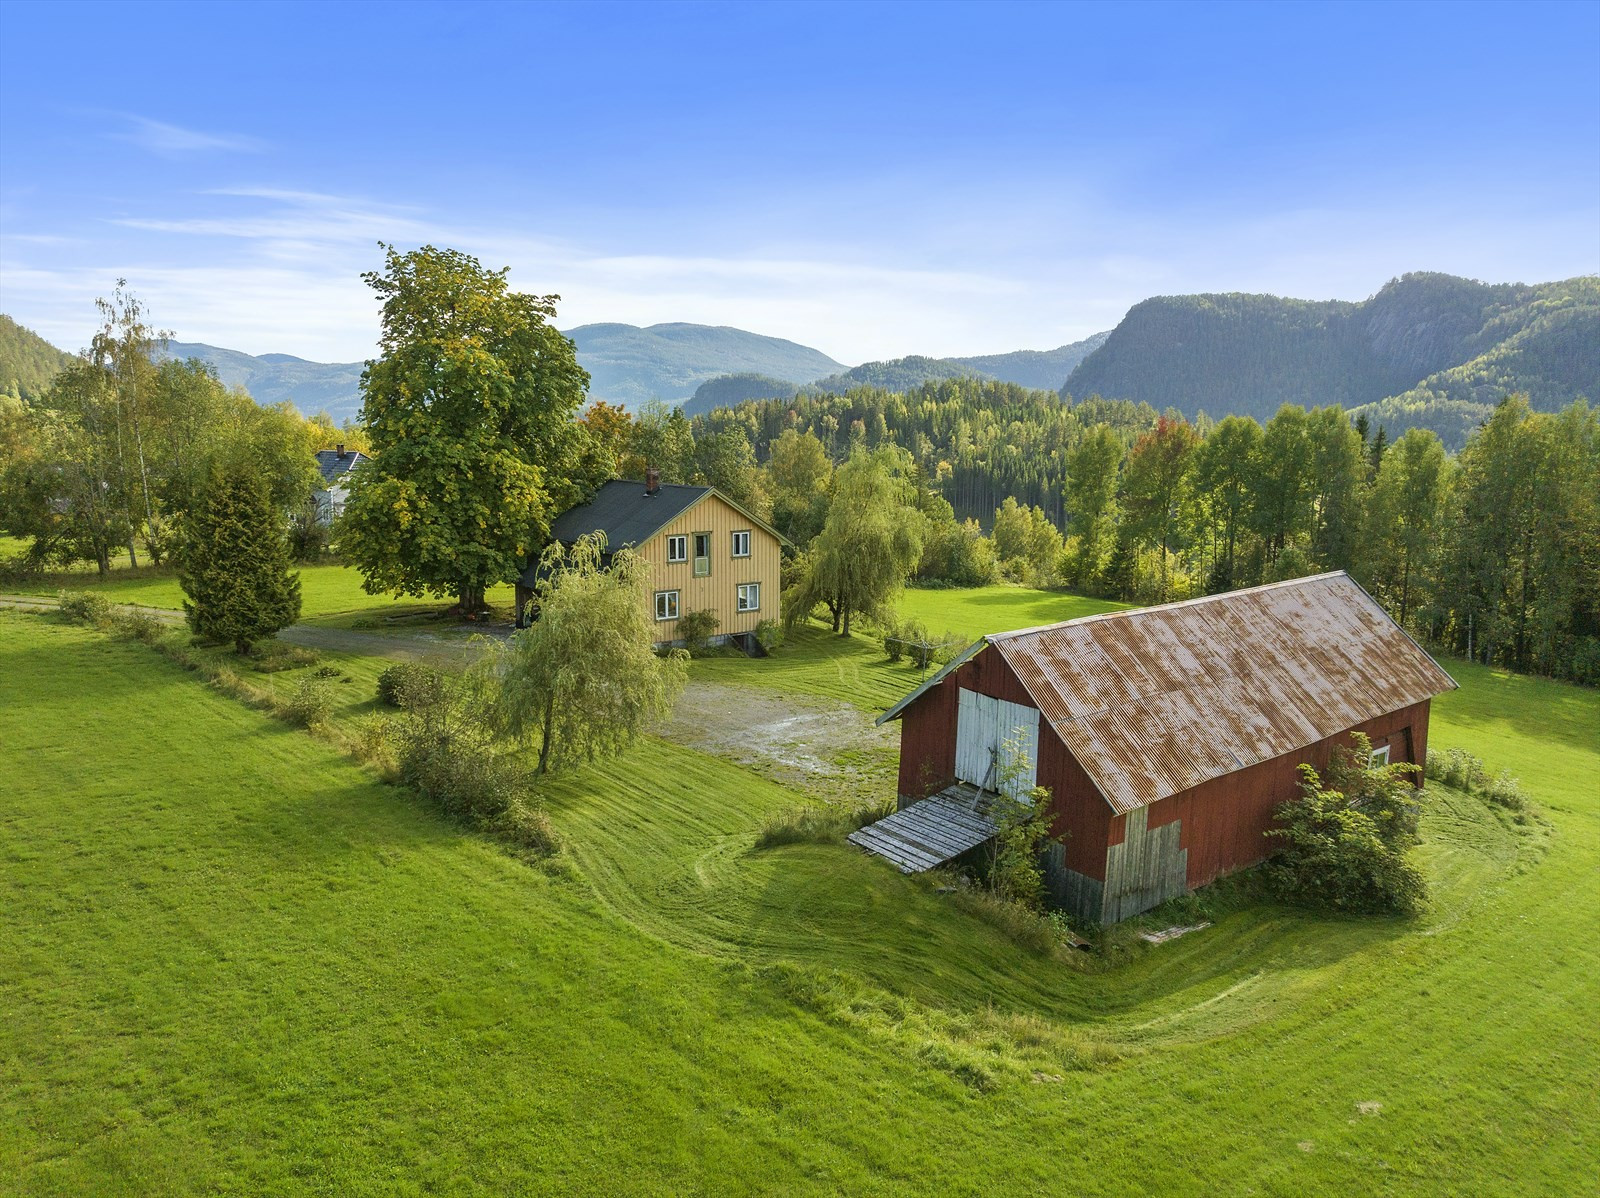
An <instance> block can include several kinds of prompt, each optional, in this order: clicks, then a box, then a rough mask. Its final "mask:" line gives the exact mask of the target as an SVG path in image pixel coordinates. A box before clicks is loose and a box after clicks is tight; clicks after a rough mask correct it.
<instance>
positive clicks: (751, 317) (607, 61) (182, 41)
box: [0, 0, 1600, 363]
mask: <svg viewBox="0 0 1600 1198" xmlns="http://www.w3.org/2000/svg"><path fill="white" fill-rule="evenodd" d="M0 43H3V44H4V45H5V47H6V50H5V63H6V70H5V75H4V80H3V83H0V311H5V312H7V313H9V314H11V315H12V316H14V317H15V318H16V319H18V320H20V321H21V322H22V323H24V324H26V325H29V326H30V327H33V328H35V329H37V330H38V331H40V332H42V333H44V334H45V335H46V336H48V337H50V338H51V339H52V340H54V341H55V342H56V343H57V344H59V345H62V346H63V347H65V348H69V349H75V348H77V347H78V346H80V345H82V344H83V343H84V342H85V341H86V340H87V337H88V335H89V333H90V331H91V326H92V323H93V317H94V309H93V300H94V298H95V296H96V295H100V294H106V293H108V292H109V291H110V289H111V287H112V284H113V282H114V281H115V279H116V278H117V277H118V276H119V275H121V276H126V278H127V279H128V281H129V283H130V285H131V286H132V288H133V289H134V291H135V292H136V293H137V294H139V295H140V296H141V297H142V298H143V299H144V300H145V301H146V303H147V305H148V307H149V309H150V311H151V314H152V316H153V318H154V319H155V320H156V322H157V323H158V324H160V325H161V326H163V327H167V328H170V329H172V330H174V332H175V333H176V335H177V336H178V337H179V338H180V339H182V340H190V341H208V342H212V343H214V344H219V345H225V346H229V347H232V348H236V349H242V350H245V351H248V352H251V353H264V352H270V351H277V352H286V353H293V354H297V355H299V356H301V357H307V358H314V359H323V360H334V359H336V360H353V359H359V358H362V357H365V356H367V355H368V354H369V353H370V352H371V349H372V346H373V343H374V340H375V337H376V322H377V313H376V305H375V304H374V302H373V300H372V297H371V293H370V292H369V291H368V290H367V289H366V288H365V286H364V285H363V284H362V283H361V282H360V279H359V275H360V272H361V271H363V270H367V269H372V268H374V267H375V266H377V265H378V264H379V262H380V260H381V259H380V253H379V251H378V249H377V246H376V244H375V243H376V242H377V241H379V240H384V241H390V242H394V243H396V244H398V245H400V246H402V247H409V246H414V245H419V244H422V243H424V242H429V241H431V242H434V243H436V244H442V245H451V246H454V247H456V248H459V249H463V250H466V251H468V252H470V253H473V254H476V255H478V256H479V257H480V258H481V259H482V260H483V261H484V263H485V264H486V265H489V266H501V265H509V266H510V267H511V268H512V279H513V282H514V283H515V284H516V285H517V286H518V287H519V288H521V289H523V290H528V291H536V292H540V293H546V292H557V293H559V294H560V295H561V296H562V300H561V305H560V319H559V323H560V324H561V325H562V326H563V327H571V326H573V325H576V324H581V323H589V322H594V321H606V320H615V321H626V322H628V323H633V324H650V323H655V322H658V321H674V320H684V321H697V322H703V323H710V324H731V325H737V326H739V327H742V328H748V329H752V330H755V331H757V332H762V333H770V334H774V335H777V336H783V337H788V338H791V339H792V340H796V341H800V342H803V343H805V344H809V345H814V346H816V347H817V348H819V349H821V350H823V351H824V352H826V353H828V354H831V355H832V356H833V357H835V358H837V359H839V360H841V361H844V362H846V363H855V362H858V361H862V360H866V359H869V358H884V357H894V356H899V355H902V354H908V353H927V354H933V355H946V354H970V353H988V352H999V351H1005V350H1011V349H1021V348H1035V349H1044V348H1050V347H1053V346H1055V345H1059V344H1062V343H1063V342H1066V341H1070V340H1075V339H1077V338H1079V337H1083V336H1086V335H1088V334H1090V333H1093V332H1096V331H1098V330H1100V329H1105V328H1110V327H1111V326H1113V325H1114V324H1115V323H1116V322H1117V321H1118V320H1119V319H1120V318H1121V317H1122V315H1123V314H1124V313H1125V312H1126V310H1127V309H1128V307H1129V306H1130V305H1132V304H1134V303H1136V302H1138V301H1139V300H1140V299H1143V298H1145V297H1147V296H1150V295H1156V294H1176V293H1186V292H1198V291H1269V292H1274V293H1278V294H1287V295H1294V296H1299V297H1302V298H1331V297H1337V298H1345V299H1361V298H1363V297H1365V296H1367V295H1370V294H1371V293H1372V292H1374V291H1376V290H1377V289H1378V288H1379V287H1380V286H1382V284H1383V283H1384V282H1385V281H1386V280H1388V279H1389V278H1391V277H1392V276H1394V275H1396V274H1400V273H1403V272H1405V271H1410V270H1442V271H1449V272H1451V273H1455V274H1462V275H1468V276H1472V277H1475V278H1483V279H1488V280H1493V281H1510V280H1521V281H1525V282H1535V281H1543V280H1547V279H1553V278H1562V277H1568V276H1571V275H1576V274H1586V273H1594V272H1597V271H1600V3H1562V4H1553V5H1544V4H1534V3H1519V4H1514V5H1500V4H1426V5H1395V4H1381V5H1380V4H1361V5H1344V4H1339V5H1316V4H1284V5H1265V4H1260V5H1257V4H1251V5H1205V4H1185V5H1165V4H1127V5H1118V6H1101V5H1060V6H1048V5H1042V4H1029V5H1004V4H983V5H962V4H950V5H913V4H895V5H867V4H849V5H845V4H836V5H784V4H766V5H760V6H742V5H664V4H654V5H646V6H635V5H626V4H609V5H599V4H595V5H581V6H580V5H551V6H545V5H473V4H460V3H458V4H449V5H427V4H423V5H388V6H382V5H377V4H300V5H248V4H206V5H201V6H191V5H160V4H136V3H120V4H115V5H106V6H100V5H90V4H64V3H52V4H44V5H40V4H31V3H24V2H22V0H6V3H4V4H0Z"/></svg>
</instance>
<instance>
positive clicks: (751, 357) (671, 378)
mask: <svg viewBox="0 0 1600 1198" xmlns="http://www.w3.org/2000/svg"><path fill="white" fill-rule="evenodd" d="M567 336H568V337H570V338H571V339H572V343H573V344H574V345H575V346H577V348H578V361H579V363H581V364H582V366H583V368H584V369H585V370H587V371H588V372H589V397H590V398H591V399H603V400H606V401H607V402H609V403H618V404H628V405H629V406H630V407H638V406H639V404H641V403H643V402H644V401H646V400H649V399H662V400H665V401H666V402H668V403H681V402H683V401H684V400H686V399H688V398H689V397H690V396H692V395H693V394H694V392H695V388H697V387H698V386H699V385H700V384H701V383H704V382H706V381H707V380H709V379H713V378H716V377H717V376H718V375H725V374H760V375H766V376H768V377H771V378H777V379H788V380H792V381H794V382H796V383H809V382H811V381H813V380H814V379H819V378H822V377H823V376H824V375H829V374H833V373H835V372H836V371H839V370H842V369H843V365H842V364H841V363H839V362H835V361H834V360H833V359H832V358H830V357H828V355H827V354H824V353H822V352H821V351H820V350H815V349H811V348H810V347H809V346H805V345H799V344H797V343H795V342H793V341H785V340H784V339H783V338H781V337H767V336H764V335H762V334H760V333H748V332H746V331H745V330H743V329H734V328H728V327H727V326H724V325H704V324H653V325H650V326H648V327H647V328H640V327H638V326H637V325H631V324H585V325H579V326H578V327H577V328H575V329H568V330H567Z"/></svg>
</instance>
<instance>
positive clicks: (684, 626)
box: [678, 608, 722, 654]
mask: <svg viewBox="0 0 1600 1198" xmlns="http://www.w3.org/2000/svg"><path fill="white" fill-rule="evenodd" d="M721 627H722V621H721V620H720V619H718V618H717V613H716V612H714V611H711V610H710V609H709V608H708V609H706V610H705V611H686V612H684V613H683V615H682V616H681V617H680V618H679V620H678V635H679V636H680V637H682V638H683V642H684V644H685V645H687V646H688V649H689V652H690V653H691V654H694V653H704V652H705V651H706V648H707V646H709V645H710V644H711V638H712V637H713V636H715V635H716V633H717V629H719V628H721Z"/></svg>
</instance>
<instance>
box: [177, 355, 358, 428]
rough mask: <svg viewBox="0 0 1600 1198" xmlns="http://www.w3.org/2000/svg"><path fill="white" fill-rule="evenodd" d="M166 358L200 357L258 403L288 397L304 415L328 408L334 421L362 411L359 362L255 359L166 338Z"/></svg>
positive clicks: (274, 357) (287, 357)
mask: <svg viewBox="0 0 1600 1198" xmlns="http://www.w3.org/2000/svg"><path fill="white" fill-rule="evenodd" d="M167 356H168V357H170V358H176V359H177V360H179V361H187V360H188V359H190V358H198V359H200V361H202V362H204V363H206V364H207V365H209V366H211V367H212V368H213V369H215V370H216V372H217V378H218V379H220V380H221V381H222V382H223V383H224V384H226V385H227V386H229V387H243V388H244V389H245V390H246V391H248V392H250V395H251V398H253V399H254V400H255V401H256V402H257V403H261V404H275V403H279V402H280V401H282V400H285V399H287V400H289V401H291V402H292V403H293V404H294V406H295V407H297V408H299V409H300V411H301V412H302V413H304V414H305V415H307V416H311V415H314V414H315V413H317V412H320V411H327V412H328V413H329V414H330V415H331V416H332V417H333V418H334V420H335V421H342V420H345V419H353V418H354V417H355V416H356V415H357V413H359V412H360V410H361V371H362V368H363V367H364V366H365V363H363V362H308V361H306V360H305V359H304V358H296V357H294V356H292V355H290V354H262V355H260V356H259V357H257V356H255V355H252V354H246V353H240V352H239V351H238V350H235V349H222V348H220V347H218V346H215V345H204V344H202V343H200V342H198V341H169V342H167Z"/></svg>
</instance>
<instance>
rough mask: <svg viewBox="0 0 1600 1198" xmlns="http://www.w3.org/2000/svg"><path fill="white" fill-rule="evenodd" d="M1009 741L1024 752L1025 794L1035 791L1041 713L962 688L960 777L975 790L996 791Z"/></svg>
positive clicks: (958, 714) (1020, 781) (958, 752)
mask: <svg viewBox="0 0 1600 1198" xmlns="http://www.w3.org/2000/svg"><path fill="white" fill-rule="evenodd" d="M1008 740H1016V741H1018V742H1019V746H1020V750H1021V756H1022V762H1021V764H1022V773H1021V776H1020V778H1019V779H1018V784H1019V786H1020V787H1021V789H1022V790H1025V791H1026V790H1031V789H1032V788H1033V787H1034V786H1035V785H1036V784H1037V775H1038V761H1039V712H1038V709H1037V708H1033V707H1024V706H1023V705H1022V704H1020V703H1008V702H1006V701H1005V700H1004V699H996V698H993V697H991V696H989V695H980V694H978V692H977V691H969V690H967V689H966V688H965V687H963V688H961V691H960V693H959V695H958V698H957V707H956V777H957V778H958V779H959V780H961V781H963V782H970V783H972V784H973V785H974V786H981V787H984V788H985V789H988V790H994V789H996V788H997V787H998V785H999V777H1000V773H999V769H1000V763H999V757H1000V755H1001V754H1002V753H1003V752H1004V751H1005V744H1006V742H1007V741H1008Z"/></svg>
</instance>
